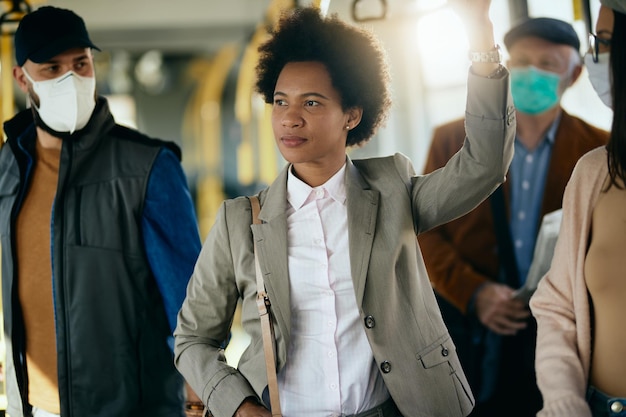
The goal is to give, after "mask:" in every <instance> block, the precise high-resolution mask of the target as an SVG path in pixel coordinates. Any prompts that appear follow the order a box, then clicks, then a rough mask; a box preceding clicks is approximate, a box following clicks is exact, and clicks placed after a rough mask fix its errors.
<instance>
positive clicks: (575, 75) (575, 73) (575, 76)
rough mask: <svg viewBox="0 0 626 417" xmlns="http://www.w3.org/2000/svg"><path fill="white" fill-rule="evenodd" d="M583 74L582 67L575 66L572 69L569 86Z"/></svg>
mask: <svg viewBox="0 0 626 417" xmlns="http://www.w3.org/2000/svg"><path fill="white" fill-rule="evenodd" d="M582 72H583V66H582V65H576V66H575V67H574V70H573V71H572V80H571V82H570V84H569V85H572V84H574V83H575V82H576V80H577V79H578V77H580V74H581V73H582Z"/></svg>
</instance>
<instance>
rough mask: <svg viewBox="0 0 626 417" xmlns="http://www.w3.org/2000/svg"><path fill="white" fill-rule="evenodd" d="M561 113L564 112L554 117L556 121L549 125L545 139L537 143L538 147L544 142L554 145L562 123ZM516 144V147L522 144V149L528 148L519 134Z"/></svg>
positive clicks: (516, 137)
mask: <svg viewBox="0 0 626 417" xmlns="http://www.w3.org/2000/svg"><path fill="white" fill-rule="evenodd" d="M561 115H562V112H559V113H558V114H557V115H556V117H555V118H554V121H553V122H552V124H551V125H550V126H549V127H548V130H546V133H545V134H544V135H543V139H542V140H541V141H540V142H539V144H538V145H537V148H539V147H540V146H541V145H543V144H548V145H550V146H552V145H554V141H555V139H556V132H557V130H559V124H560V123H561ZM515 146H516V147H517V146H521V149H526V147H525V146H524V145H523V144H522V142H521V141H520V139H519V136H517V134H516V135H515Z"/></svg>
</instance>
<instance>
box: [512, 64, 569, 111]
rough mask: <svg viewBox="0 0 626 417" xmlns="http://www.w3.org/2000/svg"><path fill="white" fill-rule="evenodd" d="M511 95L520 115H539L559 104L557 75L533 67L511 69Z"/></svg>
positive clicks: (558, 79)
mask: <svg viewBox="0 0 626 417" xmlns="http://www.w3.org/2000/svg"><path fill="white" fill-rule="evenodd" d="M510 72H511V94H512V95H513V102H514V103H515V108H516V109H517V110H519V111H521V112H522V113H527V114H540V113H543V112H545V111H547V110H549V109H551V108H552V107H554V106H556V105H557V104H558V103H559V82H560V81H561V77H559V75H558V74H555V73H553V72H548V71H542V70H539V69H537V68H535V67H532V66H530V67H524V68H511V70H510Z"/></svg>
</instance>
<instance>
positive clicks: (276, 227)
mask: <svg viewBox="0 0 626 417" xmlns="http://www.w3.org/2000/svg"><path fill="white" fill-rule="evenodd" d="M260 202H261V212H260V213H259V219H260V220H261V221H262V222H263V223H262V224H257V225H252V233H253V235H254V240H255V241H256V245H257V250H258V251H259V264H260V266H261V271H262V272H263V275H264V276H263V279H264V282H265V289H266V290H267V293H268V295H269V298H270V301H271V303H272V312H273V314H274V316H275V317H276V321H277V322H278V326H279V328H280V332H281V334H283V335H285V338H286V339H287V340H288V339H289V329H290V328H291V314H290V311H291V306H290V301H289V300H290V295H289V268H288V266H287V261H288V260H287V253H288V252H287V219H286V215H285V208H286V205H287V168H285V169H283V170H282V171H281V173H280V174H279V176H278V177H277V178H276V180H275V181H274V182H273V183H272V185H271V186H270V187H269V188H268V189H267V190H266V191H264V192H262V193H261V195H260Z"/></svg>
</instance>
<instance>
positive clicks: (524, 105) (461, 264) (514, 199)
mask: <svg viewBox="0 0 626 417" xmlns="http://www.w3.org/2000/svg"><path fill="white" fill-rule="evenodd" d="M504 43H505V45H506V47H507V50H508V52H509V55H510V59H509V61H508V67H509V69H510V72H511V93H512V95H513V100H514V103H515V106H516V110H517V114H516V116H517V136H516V140H515V156H514V158H513V161H512V163H511V166H510V168H509V174H508V175H507V182H506V183H505V184H504V185H503V186H502V187H501V188H500V189H499V190H497V191H496V192H494V194H493V195H492V196H491V197H490V198H489V199H488V200H487V201H485V202H484V203H482V204H481V205H480V206H478V207H477V208H476V209H475V210H474V211H472V212H470V213H469V214H467V215H466V216H464V217H462V218H460V219H457V220H455V221H453V222H450V223H448V224H445V225H443V226H440V227H438V228H436V229H434V230H432V231H429V232H427V233H424V234H422V235H420V237H419V243H420V246H421V248H422V252H423V255H424V260H425V263H426V267H427V269H428V274H429V276H430V278H431V281H432V283H433V286H434V288H435V290H436V293H437V295H438V297H439V300H440V304H441V308H442V312H443V315H444V320H445V321H446V323H447V325H448V327H449V329H450V332H451V334H452V337H453V339H454V341H455V343H456V345H457V350H458V352H459V356H460V358H461V362H462V364H463V366H464V370H465V372H466V374H467V375H468V379H469V381H470V385H471V386H472V390H473V391H474V394H475V396H476V399H477V406H476V408H475V409H474V412H473V413H472V414H471V415H472V416H481V417H482V416H504V415H506V416H507V417H508V416H534V415H535V414H536V412H537V411H538V410H539V409H540V408H541V395H540V393H539V390H538V389H537V386H536V383H535V373H534V346H535V322H534V319H533V318H532V317H531V316H530V312H529V310H528V306H527V305H526V303H525V302H524V301H522V300H518V299H516V298H514V296H513V294H514V291H515V289H516V288H519V287H520V286H521V285H523V283H524V281H525V279H526V276H527V274H528V270H529V267H530V263H531V261H532V255H533V250H534V246H535V240H536V237H537V232H538V230H539V226H540V222H541V219H542V217H543V215H544V214H546V213H549V212H552V211H554V210H557V209H559V208H561V200H562V197H563V192H564V189H565V185H566V184H567V181H568V179H569V177H570V174H571V172H572V170H573V168H574V165H575V163H576V161H577V160H578V158H579V157H581V156H582V155H583V154H584V153H586V152H587V151H589V150H591V149H593V148H595V147H598V146H601V145H603V144H605V143H606V141H607V140H608V134H607V133H606V132H605V131H602V130H600V129H598V128H596V127H593V126H591V125H589V124H587V123H585V122H584V121H582V120H580V119H578V118H576V117H573V116H570V115H569V114H567V113H566V112H565V111H564V110H563V109H562V108H561V107H560V99H561V97H562V95H563V93H564V92H565V90H566V89H567V88H569V87H570V86H571V85H572V84H573V83H574V82H575V81H576V79H577V78H578V76H579V75H580V73H581V70H582V67H581V58H580V54H579V49H580V41H579V39H578V36H577V34H576V32H575V31H574V29H573V28H572V26H571V25H570V24H569V23H566V22H563V21H560V20H557V19H552V18H531V19H526V20H524V21H523V22H521V23H519V24H517V25H516V26H514V27H513V28H512V29H510V30H509V32H508V33H507V34H506V36H505V38H504ZM463 132H464V126H463V120H457V121H454V122H451V123H448V124H446V125H443V126H440V127H439V128H437V129H436V130H435V133H434V136H433V139H432V143H431V149H430V152H429V156H428V159H427V162H426V168H425V172H430V171H433V170H435V169H437V168H439V167H441V166H443V165H444V164H445V163H446V162H447V161H448V159H449V158H450V157H451V156H452V155H453V154H454V153H455V152H456V151H457V150H458V149H460V148H461V146H462V143H463V139H464V133H463Z"/></svg>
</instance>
